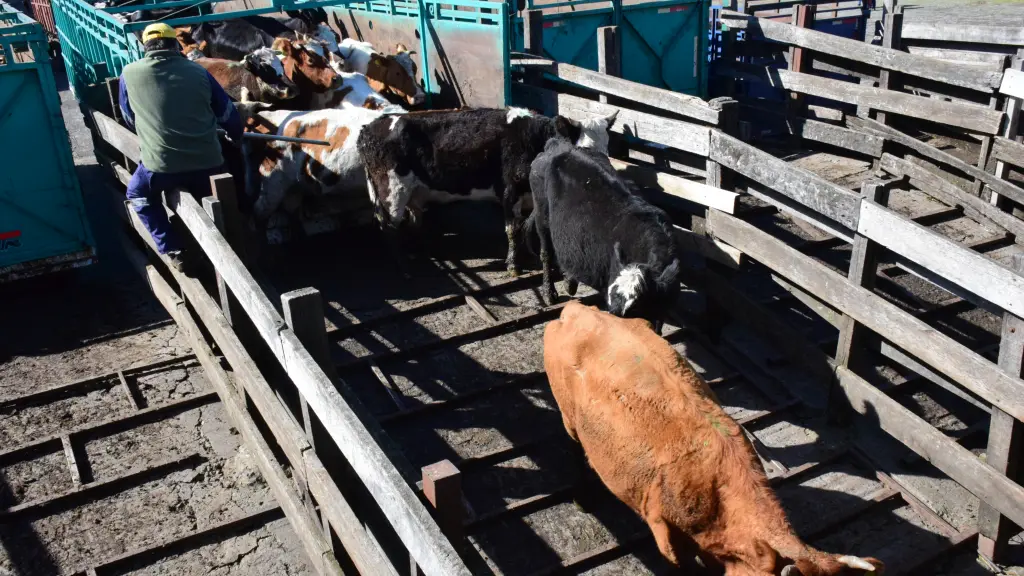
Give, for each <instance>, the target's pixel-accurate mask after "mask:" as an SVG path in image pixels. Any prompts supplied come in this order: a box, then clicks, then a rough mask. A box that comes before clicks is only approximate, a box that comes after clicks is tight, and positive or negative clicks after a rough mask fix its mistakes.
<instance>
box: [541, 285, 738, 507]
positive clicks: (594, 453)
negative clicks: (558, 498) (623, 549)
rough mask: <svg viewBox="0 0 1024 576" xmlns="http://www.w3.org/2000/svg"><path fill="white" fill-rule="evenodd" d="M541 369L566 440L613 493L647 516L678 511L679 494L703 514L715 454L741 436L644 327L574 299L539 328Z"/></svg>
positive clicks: (717, 459)
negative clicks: (578, 449)
mask: <svg viewBox="0 0 1024 576" xmlns="http://www.w3.org/2000/svg"><path fill="white" fill-rule="evenodd" d="M544 368H545V370H546V372H547V374H548V379H549V381H550V382H551V390H552V392H553V394H554V396H555V399H556V401H557V402H558V405H559V408H560V409H561V410H562V413H563V417H564V419H565V422H566V425H567V427H569V428H570V433H571V434H574V435H575V436H576V438H577V439H578V441H579V442H580V444H581V445H582V446H583V448H584V450H585V452H586V454H587V458H588V460H589V461H590V463H591V465H592V467H593V468H594V470H595V471H596V472H597V474H598V475H599V476H600V477H601V480H602V481H603V482H604V483H605V484H606V485H607V486H608V488H609V489H610V490H611V491H612V492H613V493H615V494H616V496H618V497H619V498H620V499H622V500H623V501H624V502H626V503H627V504H628V505H630V506H631V507H633V508H634V509H635V510H636V511H637V512H638V513H640V514H641V515H643V516H645V517H648V516H649V514H650V513H651V512H652V510H654V509H655V507H657V508H658V510H660V509H661V508H662V507H669V508H674V509H685V508H686V505H685V503H684V504H683V505H682V506H677V505H675V500H676V499H677V497H678V496H679V495H686V497H687V498H693V499H694V501H696V502H702V503H703V506H701V507H699V508H700V510H699V514H698V515H706V514H708V513H709V508H707V507H708V506H713V502H714V500H715V483H714V482H715V478H716V476H717V468H718V466H719V465H720V463H721V461H722V451H723V450H729V449H731V447H734V446H735V445H736V442H735V441H736V440H739V442H740V443H742V442H743V439H742V436H741V434H742V432H741V431H740V429H739V426H738V425H736V423H735V422H734V421H733V420H731V419H730V418H728V416H726V414H725V412H724V411H723V410H722V409H721V407H720V406H718V404H717V403H716V401H715V399H714V396H713V395H712V394H711V392H710V389H709V388H708V387H707V385H706V384H705V383H704V382H703V380H701V379H700V377H699V376H697V374H696V373H695V372H694V371H693V368H692V367H690V365H689V364H688V363H687V362H686V361H685V360H684V359H683V358H681V357H680V356H679V355H678V354H677V353H676V352H675V351H674V350H673V349H672V347H671V346H670V345H669V344H668V343H667V342H665V340H663V339H662V338H661V337H659V336H658V335H657V334H655V333H654V331H653V330H651V329H650V327H649V325H648V324H647V323H646V322H644V321H643V320H635V319H634V320H627V319H622V318H617V317H615V316H612V315H610V314H607V313H604V312H600V311H598V310H597V309H596V308H590V307H585V306H583V305H581V304H578V303H575V302H571V303H569V304H568V305H567V306H566V308H565V310H564V311H563V312H562V315H561V317H560V319H559V320H557V321H554V322H551V323H550V324H549V325H548V327H547V328H546V330H545V333H544ZM715 435H721V436H723V437H724V438H725V439H726V440H727V441H726V442H722V441H721V439H716V438H714V436H715ZM737 436H739V438H736V437H737ZM651 496H653V497H654V499H657V500H658V502H657V503H656V502H653V501H651V500H650V498H649V497H651ZM666 502H667V503H666ZM677 511H678V510H674V511H673V512H672V513H671V514H672V515H675V513H676V512H677ZM693 512H698V510H697V509H694V510H693ZM657 513H661V512H660V511H659V512H657ZM648 520H650V518H649V517H648ZM697 521H699V519H694V520H693V522H697ZM680 523H681V524H687V523H689V521H688V520H686V519H682V522H680Z"/></svg>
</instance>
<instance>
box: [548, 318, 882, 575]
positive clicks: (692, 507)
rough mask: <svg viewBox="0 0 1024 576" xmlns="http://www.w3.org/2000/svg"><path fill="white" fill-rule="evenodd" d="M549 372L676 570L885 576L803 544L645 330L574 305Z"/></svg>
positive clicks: (718, 414) (760, 476)
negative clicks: (684, 565)
mask: <svg viewBox="0 0 1024 576" xmlns="http://www.w3.org/2000/svg"><path fill="white" fill-rule="evenodd" d="M544 369H545V370H546V371H547V375H548V379H549V380H550V382H551V390H552V392H553V393H554V396H555V400H557V402H558V406H559V408H560V409H561V411H562V421H563V423H564V424H565V429H566V430H567V431H568V432H569V436H571V437H572V438H573V439H574V440H576V441H578V442H579V443H580V444H581V446H582V447H583V450H584V452H585V453H586V456H587V459H588V460H589V461H590V465H591V466H592V467H593V468H594V470H595V471H596V472H597V474H598V476H600V478H601V480H602V481H603V482H604V484H605V485H606V486H607V487H608V489H609V490H611V491H612V492H613V493H614V494H615V495H616V496H618V497H619V498H620V499H621V500H622V501H623V502H625V503H626V504H628V505H629V506H630V507H632V508H633V510H635V511H636V512H637V514H639V515H640V516H642V517H643V518H644V520H646V522H647V525H648V527H650V529H651V532H653V534H654V538H655V540H656V542H657V544H658V548H659V550H661V553H662V554H663V555H664V556H665V558H667V559H668V560H669V561H670V562H672V563H673V564H676V565H680V564H681V562H682V561H688V560H689V559H690V558H694V557H695V556H696V557H697V558H698V559H699V560H700V562H701V563H703V564H704V565H705V566H716V567H722V568H724V569H725V574H726V575H727V576H772V575H780V574H781V575H782V576H798V575H800V576H826V575H854V574H868V573H870V574H882V572H883V570H884V566H883V564H882V563H881V562H879V561H878V560H875V559H874V558H866V559H862V558H858V557H855V556H839V555H835V554H828V553H825V552H821V551H819V550H815V549H814V548H811V547H809V546H807V545H806V544H804V543H803V542H801V541H800V539H799V538H798V537H797V536H796V534H794V533H793V529H792V528H791V527H790V525H789V522H788V520H787V519H786V515H785V513H784V512H783V510H782V507H781V506H780V505H779V501H778V500H777V499H776V497H775V494H774V493H773V492H772V490H771V488H770V487H769V486H768V481H767V478H766V477H765V474H764V471H763V470H762V468H761V465H760V462H759V461H758V458H757V455H756V454H755V453H754V449H753V447H752V446H751V445H750V442H749V441H748V440H747V438H746V436H744V433H743V430H742V429H741V428H740V426H739V425H738V424H737V423H736V422H735V421H734V420H733V419H732V418H730V417H729V416H728V415H726V413H725V411H724V410H722V407H721V406H719V405H718V402H717V401H716V399H715V397H714V395H713V394H712V393H711V389H710V388H708V385H707V384H706V383H705V382H704V380H703V379H702V378H700V376H698V375H697V373H696V372H694V370H693V368H692V367H691V366H690V365H689V363H688V362H686V361H685V360H684V359H683V358H681V357H680V356H679V355H678V354H677V353H676V352H675V350H673V349H672V347H671V346H670V345H669V344H668V343H667V342H666V341H665V340H663V339H661V337H659V336H658V335H657V334H656V333H655V332H654V331H653V330H651V328H650V324H648V323H647V322H646V321H644V320H639V319H633V320H627V319H622V318H617V317H615V316H612V315H611V314H607V313H604V312H600V311H598V310H597V309H596V308H590V307H585V306H583V305H581V304H579V303H575V302H571V303H569V304H568V305H567V306H566V308H565V310H563V311H562V315H561V318H559V320H557V321H554V322H551V323H550V324H548V326H547V329H546V330H545V331H544Z"/></svg>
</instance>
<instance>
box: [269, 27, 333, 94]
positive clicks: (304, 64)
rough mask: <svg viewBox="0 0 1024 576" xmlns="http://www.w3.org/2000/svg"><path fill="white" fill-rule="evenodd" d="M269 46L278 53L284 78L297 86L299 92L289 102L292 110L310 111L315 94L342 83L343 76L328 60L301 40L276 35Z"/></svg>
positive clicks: (331, 89) (327, 90) (325, 91)
mask: <svg viewBox="0 0 1024 576" xmlns="http://www.w3.org/2000/svg"><path fill="white" fill-rule="evenodd" d="M271 49H272V50H273V51H275V52H277V53H278V54H279V59H280V61H281V65H282V66H283V68H284V75H285V77H286V78H288V79H289V80H291V81H292V82H294V83H295V85H296V86H297V87H298V89H299V95H298V96H297V97H296V98H295V99H294V100H293V101H292V103H291V106H294V109H296V110H310V109H311V107H312V104H313V101H314V99H315V97H316V95H319V94H324V93H327V92H331V91H333V90H336V89H337V88H338V87H339V86H341V82H342V78H341V76H339V75H338V73H337V72H336V71H335V70H334V68H332V67H331V65H330V62H329V61H328V59H327V58H325V57H323V56H322V55H321V54H320V53H319V50H315V49H309V48H307V47H306V45H305V44H304V43H303V42H302V41H292V40H289V39H287V38H278V39H276V40H274V44H273V45H272V46H271Z"/></svg>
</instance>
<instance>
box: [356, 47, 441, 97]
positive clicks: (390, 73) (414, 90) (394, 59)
mask: <svg viewBox="0 0 1024 576" xmlns="http://www.w3.org/2000/svg"><path fill="white" fill-rule="evenodd" d="M415 54H416V52H414V51H409V50H408V49H407V48H406V47H405V46H404V45H402V44H399V45H397V46H396V47H395V53H394V54H389V55H387V56H385V55H384V54H381V53H379V52H374V53H373V54H372V55H371V56H370V62H369V64H368V65H367V67H366V77H367V78H369V80H370V87H371V88H373V89H374V90H375V91H377V92H380V93H382V94H383V93H385V92H390V93H392V94H394V95H396V96H398V97H399V98H401V99H402V100H404V101H405V102H406V103H408V104H409V105H410V106H417V105H419V104H422V103H423V102H424V100H426V99H427V95H426V94H425V93H424V92H423V88H421V87H420V85H419V84H417V83H416V62H414V61H413V59H412V57H413V56H414V55H415Z"/></svg>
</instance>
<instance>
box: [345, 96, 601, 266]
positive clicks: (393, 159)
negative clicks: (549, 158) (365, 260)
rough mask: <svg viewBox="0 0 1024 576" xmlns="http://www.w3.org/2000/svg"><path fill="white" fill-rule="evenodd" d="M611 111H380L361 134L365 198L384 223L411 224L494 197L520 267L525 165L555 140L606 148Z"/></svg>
mask: <svg viewBox="0 0 1024 576" xmlns="http://www.w3.org/2000/svg"><path fill="white" fill-rule="evenodd" d="M614 121H615V114H614V113H613V114H612V115H611V116H608V117H605V118H597V119H592V120H588V121H584V122H576V121H574V120H570V119H569V118H565V117H563V116H556V117H554V118H548V117H546V116H540V115H535V114H532V113H531V112H529V111H528V110H525V109H522V108H510V109H508V110H500V109H487V108H481V109H464V110H446V111H431V112H420V113H415V114H405V115H396V116H383V117H381V118H378V119H377V120H374V121H373V122H371V123H370V124H368V125H367V126H366V127H365V128H363V129H362V131H360V133H359V138H358V141H357V147H358V150H359V154H360V155H361V157H362V158H363V162H364V164H365V167H366V177H367V181H368V186H369V189H370V190H369V191H370V198H371V200H372V201H373V202H374V205H375V207H376V213H377V218H378V220H379V221H380V222H381V224H382V225H385V226H387V227H389V228H391V229H397V228H398V227H399V226H400V225H401V223H402V222H403V221H404V220H405V218H406V216H407V214H408V215H411V216H412V222H413V223H415V222H416V220H417V216H418V214H419V213H420V212H422V211H423V210H424V209H426V207H427V205H428V204H431V203H447V202H452V201H456V200H497V201H500V202H501V205H502V209H503V211H504V214H505V233H506V236H507V237H508V258H507V260H506V264H507V266H508V270H509V272H511V273H512V274H517V273H518V271H519V266H518V261H517V252H518V236H519V229H520V227H521V225H522V222H523V219H524V218H525V216H526V215H528V213H529V211H530V209H531V204H532V203H531V196H530V189H529V176H530V162H532V161H533V159H534V158H535V157H536V156H537V155H538V154H540V153H541V151H543V150H544V143H545V142H547V141H548V140H550V139H552V138H560V139H564V140H565V141H566V142H569V143H577V144H579V145H581V146H588V147H592V148H594V149H595V150H597V151H598V152H599V153H603V154H607V153H608V128H609V126H610V125H611V124H612V123H613V122H614Z"/></svg>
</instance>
